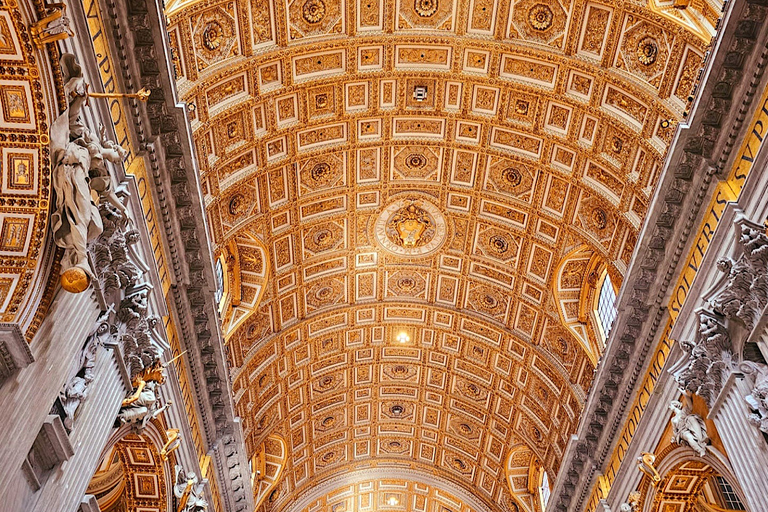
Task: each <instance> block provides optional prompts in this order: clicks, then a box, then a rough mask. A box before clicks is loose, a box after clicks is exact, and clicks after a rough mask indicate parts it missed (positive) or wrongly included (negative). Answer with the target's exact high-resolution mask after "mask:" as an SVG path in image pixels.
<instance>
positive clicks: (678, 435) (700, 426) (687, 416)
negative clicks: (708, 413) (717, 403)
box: [669, 400, 709, 457]
mask: <svg viewBox="0 0 768 512" xmlns="http://www.w3.org/2000/svg"><path fill="white" fill-rule="evenodd" d="M669 408H670V409H671V410H672V413H673V416H672V420H671V422H672V442H673V443H675V444H686V445H688V446H690V447H691V448H693V451H695V452H696V454H697V455H698V456H699V457H703V456H704V455H705V454H706V453H707V442H708V441H709V436H708V435H707V426H706V425H705V424H704V420H703V419H702V418H701V416H699V415H698V414H693V412H691V407H690V405H688V406H683V404H682V403H681V402H679V401H677V400H673V401H672V402H670V404H669Z"/></svg>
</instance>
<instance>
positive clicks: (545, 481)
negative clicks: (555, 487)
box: [539, 471, 551, 508]
mask: <svg viewBox="0 0 768 512" xmlns="http://www.w3.org/2000/svg"><path fill="white" fill-rule="evenodd" d="M539 493H541V508H546V507H547V502H548V501H549V495H550V494H551V491H550V490H549V475H547V472H546V471H545V472H544V478H542V479H541V487H540V488H539Z"/></svg>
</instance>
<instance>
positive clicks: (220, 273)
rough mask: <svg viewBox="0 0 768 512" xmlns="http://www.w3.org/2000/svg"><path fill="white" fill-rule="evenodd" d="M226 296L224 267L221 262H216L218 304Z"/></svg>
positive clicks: (216, 296)
mask: <svg viewBox="0 0 768 512" xmlns="http://www.w3.org/2000/svg"><path fill="white" fill-rule="evenodd" d="M223 296H224V267H222V265H221V260H216V295H215V298H216V302H217V303H218V302H221V298H222V297H223Z"/></svg>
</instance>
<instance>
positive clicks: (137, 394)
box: [117, 359, 173, 433]
mask: <svg viewBox="0 0 768 512" xmlns="http://www.w3.org/2000/svg"><path fill="white" fill-rule="evenodd" d="M164 382H165V365H163V364H162V363H160V360H159V359H156V360H155V362H154V363H153V364H152V365H151V366H148V367H147V368H145V369H144V371H142V372H141V373H140V374H139V375H137V376H136V378H135V379H134V382H133V385H134V387H135V388H136V390H135V391H134V392H133V394H132V395H131V396H129V397H128V398H126V399H125V400H123V403H122V407H121V409H120V413H119V414H118V415H117V419H118V422H119V423H120V424H125V423H129V424H131V425H133V429H134V431H136V433H140V432H141V431H142V430H144V427H146V426H147V423H149V422H150V421H151V420H152V419H153V418H157V417H158V416H159V415H160V414H162V413H163V412H164V411H165V410H166V409H167V408H168V407H170V406H171V405H172V404H173V402H171V401H170V400H169V401H168V402H166V404H165V405H163V406H161V405H160V403H159V399H158V396H157V388H158V387H159V386H160V385H161V384H163V383H164Z"/></svg>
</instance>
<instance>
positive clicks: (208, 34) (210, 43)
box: [203, 21, 224, 51]
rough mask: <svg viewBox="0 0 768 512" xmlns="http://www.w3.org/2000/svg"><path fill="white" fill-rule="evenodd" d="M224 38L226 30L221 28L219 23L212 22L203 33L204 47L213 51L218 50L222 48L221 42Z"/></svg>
mask: <svg viewBox="0 0 768 512" xmlns="http://www.w3.org/2000/svg"><path fill="white" fill-rule="evenodd" d="M223 37H224V29H223V28H222V27H221V25H220V24H219V22H217V21H211V22H210V23H208V25H207V26H206V27H205V30H204V31H203V45H204V46H205V47H206V48H207V49H209V50H211V51H213V50H216V49H217V48H218V47H219V46H221V40H222V39H223Z"/></svg>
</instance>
